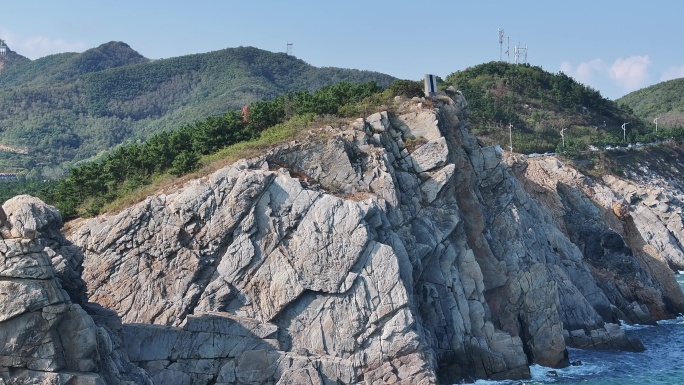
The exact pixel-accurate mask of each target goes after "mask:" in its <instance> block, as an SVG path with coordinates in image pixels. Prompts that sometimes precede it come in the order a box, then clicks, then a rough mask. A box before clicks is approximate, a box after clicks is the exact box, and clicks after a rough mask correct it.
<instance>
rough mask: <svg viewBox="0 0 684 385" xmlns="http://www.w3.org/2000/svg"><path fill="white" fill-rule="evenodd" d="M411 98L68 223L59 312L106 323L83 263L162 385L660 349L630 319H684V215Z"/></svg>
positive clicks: (440, 370)
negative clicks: (682, 271)
mask: <svg viewBox="0 0 684 385" xmlns="http://www.w3.org/2000/svg"><path fill="white" fill-rule="evenodd" d="M400 102H401V105H400V106H399V107H398V108H397V109H396V111H394V112H392V113H387V112H380V113H376V114H374V115H371V116H370V117H368V118H366V119H359V120H357V121H354V122H350V123H349V124H347V125H342V126H339V127H331V126H329V127H325V128H322V129H320V130H314V131H311V132H310V136H309V137H308V138H306V139H304V140H301V141H298V142H292V143H289V144H288V145H284V146H280V147H277V148H274V149H272V150H270V151H269V152H267V153H265V154H264V155H262V156H260V157H257V158H253V159H247V160H242V161H239V162H237V163H235V164H234V165H232V166H230V167H226V168H224V169H221V170H219V171H217V172H215V173H213V174H211V175H209V176H207V177H205V178H201V179H197V180H194V181H191V182H189V183H188V184H187V185H185V186H183V187H181V188H179V189H178V190H176V191H174V192H171V193H168V194H160V195H156V196H151V197H149V198H147V199H146V200H145V201H144V202H141V203H139V204H137V205H134V206H132V207H130V208H128V209H126V210H124V211H123V212H121V213H118V214H112V215H105V216H101V217H97V218H93V219H90V220H87V221H83V222H80V223H77V224H73V228H72V229H71V230H70V232H69V234H68V238H69V239H70V241H71V242H73V245H70V244H69V242H68V241H66V240H62V239H61V238H59V234H58V233H56V234H54V232H56V231H57V230H56V229H57V228H58V227H59V225H60V224H61V223H54V224H53V225H52V226H51V227H50V229H51V230H50V234H52V235H50V236H49V237H47V238H46V237H45V236H39V235H36V236H35V237H34V238H36V237H37V238H36V239H60V241H59V242H53V243H50V244H49V246H48V247H47V248H46V249H45V253H47V254H48V255H51V253H54V254H55V255H65V254H66V255H69V257H63V258H62V259H63V260H64V261H62V260H61V259H59V258H57V259H56V258H55V257H53V258H52V265H54V266H56V272H55V277H57V278H54V280H55V281H56V282H57V283H59V284H60V285H62V287H63V288H64V289H65V290H66V292H67V293H66V294H63V295H62V298H63V299H62V300H60V301H61V302H64V303H67V302H68V301H69V299H68V298H71V300H70V301H71V303H72V304H73V306H78V304H81V305H82V306H83V307H84V308H85V309H86V310H88V309H89V308H95V307H94V305H91V304H88V303H87V302H86V296H85V294H84V288H83V284H82V282H81V281H80V280H79V276H80V273H81V266H82V270H83V272H82V277H83V280H84V281H85V282H86V283H87V288H88V289H87V300H89V301H92V302H95V303H97V304H99V305H101V306H103V307H105V308H108V309H112V310H115V311H116V312H117V313H118V314H119V316H120V317H121V319H122V320H123V326H122V327H118V328H117V327H109V328H108V329H107V330H105V331H106V332H107V333H108V335H109V336H110V339H111V340H113V341H117V344H116V346H115V347H113V348H112V349H106V350H104V352H105V353H106V352H108V351H111V352H112V354H114V352H118V353H117V354H118V355H117V357H118V361H117V362H118V363H119V364H118V367H120V368H123V367H124V366H125V365H129V364H131V363H132V364H133V365H135V366H137V367H138V368H142V369H143V370H144V372H142V371H141V372H140V373H139V374H140V375H141V376H142V375H143V374H146V375H148V376H149V378H150V379H151V381H153V382H154V383H156V384H167V383H178V384H268V383H272V384H276V383H277V384H333V383H345V384H351V383H368V384H381V383H388V384H390V383H403V384H431V383H437V382H441V383H447V384H448V383H455V382H459V381H461V380H464V379H474V378H494V379H502V378H525V377H527V376H529V369H528V365H530V364H532V363H538V364H541V365H545V366H550V367H560V366H564V365H567V364H568V353H567V349H566V348H567V346H576V347H583V348H609V349H622V350H640V349H642V348H643V347H642V346H641V345H640V343H639V342H638V341H633V340H629V339H628V338H626V337H625V335H624V333H623V332H622V330H621V328H620V326H619V323H621V322H627V323H653V322H655V321H656V320H659V319H664V318H671V317H674V316H675V315H676V314H678V313H679V312H681V311H682V310H684V297H683V296H682V294H681V291H679V290H677V289H678V288H677V285H676V282H675V280H674V276H673V274H672V271H671V270H670V269H669V268H668V263H671V262H670V261H671V260H673V259H674V258H682V255H683V254H682V251H681V250H680V249H677V248H676V247H675V246H676V242H675V241H671V242H670V243H668V245H670V247H666V245H664V244H663V246H662V247H656V246H654V242H658V241H654V240H653V239H655V237H651V238H649V237H648V236H647V235H648V231H657V230H658V229H659V228H658V227H654V226H660V225H659V224H660V223H667V224H668V226H671V227H672V228H678V227H677V226H676V224H673V222H676V221H675V219H676V217H677V215H678V214H677V212H676V211H675V209H674V208H663V207H661V208H660V209H659V211H658V213H660V214H662V215H660V216H657V215H656V214H657V213H656V212H653V211H648V212H650V213H652V214H653V215H656V217H657V220H656V219H654V218H652V217H649V219H640V217H639V216H640V211H639V210H641V209H642V208H639V207H638V206H632V204H636V202H637V201H640V202H651V201H650V200H649V199H644V198H643V197H642V198H641V199H640V200H638V199H635V198H632V197H633V196H641V195H639V194H641V192H639V191H641V190H638V189H637V190H635V189H634V188H632V187H630V186H629V185H628V184H627V182H620V181H618V180H617V179H606V180H605V181H592V180H590V179H588V178H586V177H583V176H582V175H581V174H579V173H577V172H576V171H574V170H572V169H571V168H569V167H567V166H564V165H563V164H562V163H560V162H558V161H557V160H555V159H552V158H549V159H536V160H529V161H528V160H527V159H525V158H522V157H513V156H508V155H507V156H504V155H503V154H502V152H501V150H500V149H499V148H498V147H483V146H481V145H480V144H479V143H478V142H477V140H476V138H475V137H474V136H473V135H472V134H471V133H470V131H469V127H468V123H467V116H468V109H467V104H466V101H465V99H464V98H463V96H462V95H461V94H460V93H458V92H456V91H453V90H452V91H450V92H449V93H447V94H440V95H439V96H438V97H436V98H432V99H431V100H428V101H425V100H419V99H414V100H404V101H400ZM620 186H622V187H620ZM633 191H637V192H636V193H634V194H632V195H630V194H627V192H633ZM652 194H655V192H653V193H652ZM646 196H649V195H648V194H647V195H646ZM658 197H659V195H654V196H653V200H655V201H658V199H657V198H658ZM658 202H660V201H658ZM649 204H650V203H644V205H645V207H650V208H653V207H658V204H655V205H653V204H650V206H649ZM41 207H43V206H41ZM668 207H669V206H668ZM43 210H47V209H43ZM644 210H645V209H644ZM6 211H7V212H8V213H10V212H12V211H11V210H9V209H6ZM33 211H35V210H33ZM50 212H52V211H50ZM33 214H34V216H36V217H39V218H40V217H41V214H40V213H35V212H34V213H33ZM55 215H56V214H55ZM9 216H10V217H11V215H9ZM641 220H645V221H648V223H650V224H651V225H652V226H651V227H649V229H650V230H648V229H645V228H644V226H643V225H642V222H639V221H641ZM53 222H57V221H53ZM22 223H23V222H22ZM680 224H681V222H680ZM644 231H646V233H644ZM45 232H46V231H43V232H41V234H42V233H45ZM644 234H646V235H644ZM19 235H20V234H16V236H17V237H19ZM20 238H21V237H20ZM673 239H675V238H674V236H673ZM74 246H77V247H74ZM67 248H68V250H70V252H69V253H66V252H63V251H62V250H66V249H67ZM81 250H82V251H83V256H82V257H81V256H80V254H79V252H80V251H81ZM666 251H667V252H666ZM668 253H670V254H668ZM668 255H669V256H668ZM73 256H76V257H73ZM44 264H48V265H49V263H47V262H46V263H44ZM62 265H69V266H71V268H70V269H63V268H60V267H59V266H62ZM92 312H94V311H92ZM102 312H103V310H102V309H100V313H102ZM86 313H87V311H86ZM91 318H93V323H94V324H95V325H97V322H101V323H104V322H102V320H101V319H99V318H98V317H92V316H91ZM98 320H100V321H98ZM108 320H109V323H110V324H115V323H116V317H113V318H112V317H109V318H108ZM1 327H2V325H1V324H0V328H1ZM0 330H3V329H0ZM103 334H104V332H103ZM98 346H99V345H98ZM98 351H99V350H98ZM101 356H105V357H106V356H107V354H101ZM18 365H19V364H16V365H15V366H11V365H4V367H8V368H10V369H11V368H14V367H17V366H18ZM21 365H24V364H21ZM97 369H99V367H95V366H93V367H89V368H88V370H90V371H91V372H94V373H98V372H97ZM8 370H9V369H8ZM11 370H15V369H11ZM117 373H124V374H125V373H128V372H126V370H119V372H117ZM118 375H119V377H121V376H122V375H123V374H118ZM115 377H116V376H114V375H110V378H115ZM130 378H133V377H130ZM106 380H107V381H109V380H108V379H106ZM128 381H131V383H143V382H140V381H147V379H146V378H143V377H139V378H137V379H136V378H133V379H128ZM135 381H138V382H135Z"/></svg>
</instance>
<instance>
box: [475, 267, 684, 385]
mask: <svg viewBox="0 0 684 385" xmlns="http://www.w3.org/2000/svg"><path fill="white" fill-rule="evenodd" d="M676 277H677V281H678V282H679V285H680V286H682V288H683V290H684V275H681V274H678V275H676ZM625 333H626V334H627V335H628V336H629V337H636V338H638V339H640V340H641V342H642V343H643V344H644V347H646V351H644V352H641V353H630V352H618V351H600V350H581V349H568V351H569V354H570V361H571V362H573V361H581V362H582V365H580V366H570V367H568V368H564V369H552V368H545V367H543V366H539V365H534V366H532V367H531V372H532V379H531V380H527V381H485V380H480V381H477V382H476V384H477V385H522V384H525V385H541V384H558V385H569V384H583V385H637V384H639V385H684V317H680V318H677V319H674V320H667V321H660V322H658V325H657V326H626V327H625Z"/></svg>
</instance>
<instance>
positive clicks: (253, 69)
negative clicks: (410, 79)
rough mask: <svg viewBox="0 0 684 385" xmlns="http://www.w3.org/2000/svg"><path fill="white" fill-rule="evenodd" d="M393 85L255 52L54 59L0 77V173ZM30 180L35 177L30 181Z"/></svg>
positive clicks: (88, 54)
mask: <svg viewBox="0 0 684 385" xmlns="http://www.w3.org/2000/svg"><path fill="white" fill-rule="evenodd" d="M393 79H394V78H392V77H391V76H389V75H384V74H380V73H376V72H369V71H359V70H349V69H340V68H316V67H313V66H311V65H309V64H307V63H305V62H304V61H302V60H300V59H297V58H295V57H293V56H288V55H286V54H283V53H272V52H268V51H264V50H260V49H256V48H252V47H239V48H229V49H224V50H220V51H215V52H209V53H204V54H195V55H188V56H182V57H177V58H170V59H163V60H148V59H145V58H144V57H142V56H141V55H140V54H138V53H137V52H135V51H134V50H133V49H131V48H130V47H129V46H128V45H126V44H125V43H120V42H111V43H107V44H103V45H101V46H100V47H97V48H94V49H91V50H88V51H85V52H83V53H80V54H76V53H65V54H59V55H51V56H48V57H45V58H42V59H38V60H35V61H28V62H26V61H24V62H21V63H18V64H15V65H13V66H11V67H8V68H7V69H6V70H2V71H0V145H1V146H0V149H5V150H7V149H9V151H0V171H4V172H11V171H28V170H38V169H41V170H42V171H43V172H44V174H45V176H57V175H59V174H60V173H61V172H62V171H63V170H64V169H65V168H66V167H67V166H68V165H69V164H73V162H76V161H79V160H83V159H88V158H91V157H93V156H95V155H97V154H98V153H101V152H103V151H106V150H108V149H110V148H111V147H113V146H115V145H117V144H119V143H122V142H125V141H134V140H138V139H145V138H148V137H150V136H151V135H152V134H154V133H157V132H160V131H163V130H168V129H173V128H177V127H178V126H181V125H183V124H187V123H190V122H194V121H196V120H198V119H202V118H205V117H207V116H210V115H219V114H223V113H225V112H226V111H229V110H233V109H239V108H241V107H242V106H244V105H245V104H247V103H250V102H253V101H257V100H262V99H271V98H273V97H275V96H277V95H280V94H283V93H286V92H289V91H295V90H309V91H313V90H315V89H318V88H320V87H322V86H324V85H331V84H336V83H338V82H339V81H342V80H345V81H349V82H352V83H362V82H367V81H376V82H377V83H378V84H380V85H382V86H386V85H388V84H389V83H390V82H391V81H392V80H393ZM34 173H35V171H34Z"/></svg>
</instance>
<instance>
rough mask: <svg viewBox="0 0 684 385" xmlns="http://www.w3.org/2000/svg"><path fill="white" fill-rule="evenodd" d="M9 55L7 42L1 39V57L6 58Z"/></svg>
mask: <svg viewBox="0 0 684 385" xmlns="http://www.w3.org/2000/svg"><path fill="white" fill-rule="evenodd" d="M5 54H7V44H5V41H4V40H2V39H0V56H5Z"/></svg>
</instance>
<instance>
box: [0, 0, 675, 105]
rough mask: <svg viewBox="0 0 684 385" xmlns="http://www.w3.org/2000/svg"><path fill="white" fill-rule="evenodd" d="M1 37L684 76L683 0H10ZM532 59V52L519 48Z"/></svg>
mask: <svg viewBox="0 0 684 385" xmlns="http://www.w3.org/2000/svg"><path fill="white" fill-rule="evenodd" d="M3 3H5V4H2V5H1V6H0V39H4V40H5V41H6V43H7V45H8V46H9V47H10V49H11V50H13V51H15V52H17V53H19V54H21V55H23V56H26V57H28V58H30V59H38V58H40V57H44V56H47V55H50V54H55V53H61V52H82V51H84V50H87V49H89V48H94V47H97V46H99V45H101V44H104V43H107V42H110V41H123V42H125V43H127V44H128V45H130V46H131V47H132V48H133V49H135V50H136V51H138V52H139V53H140V54H142V55H143V56H145V57H147V58H150V59H160V58H168V57H175V56H182V55H189V54H195V53H203V52H209V51H215V50H219V49H224V48H229V47H239V46H253V47H257V48H261V49H265V50H268V51H272V52H285V51H286V49H287V44H288V43H292V54H293V55H294V56H296V57H298V58H300V59H302V60H304V61H305V62H307V63H309V64H311V65H314V66H317V67H343V68H356V69H363V70H372V71H378V72H383V73H387V74H390V75H393V76H395V77H398V78H402V79H413V80H419V79H422V78H423V76H424V75H425V74H428V73H429V74H435V75H438V76H441V77H446V76H447V75H449V74H450V73H452V72H454V71H458V70H462V69H465V68H467V67H472V66H475V65H477V64H481V63H486V62H489V61H492V60H499V59H500V58H501V56H500V48H501V47H500V45H499V32H498V31H499V29H503V30H504V36H505V37H504V39H503V40H504V44H503V51H506V49H507V43H508V42H509V41H510V48H508V49H509V50H510V57H509V56H506V55H505V54H504V55H503V60H505V61H506V60H510V61H511V62H514V49H515V46H516V45H519V46H522V47H525V46H526V47H527V62H528V63H529V64H531V65H535V66H540V67H542V68H543V69H544V70H546V71H549V72H553V73H557V72H559V71H562V72H564V73H565V74H567V75H569V76H572V77H573V78H575V79H576V80H577V81H579V82H581V83H584V84H586V85H588V86H590V87H592V88H594V89H596V90H598V91H600V92H601V94H602V95H603V96H605V97H608V98H610V99H616V98H619V97H620V96H623V95H625V94H627V93H629V92H631V91H634V90H637V89H640V88H644V87H647V86H649V85H652V84H656V83H659V82H661V81H664V80H670V79H674V78H679V77H684V50H683V49H682V47H683V44H682V40H684V35H683V34H681V33H679V31H680V30H679V29H678V27H679V26H680V25H681V24H682V20H683V18H684V1H681V0H650V1H644V0H639V1H636V0H619V1H618V0H593V1H589V0H572V1H570V0H566V1H555V0H545V1H541V0H529V1H526V0H519V1H517V2H513V1H503V0H500V1H499V0H497V1H483V0H480V1H461V0H450V1H449V0H433V1H427V2H426V1H407V0H392V1H390V0H387V1H384V0H365V1H361V0H340V1H335V2H332V1H326V0H318V1H309V0H291V1H286V0H279V1H275V0H274V1H267V0H262V1H259V0H241V1H233V0H214V1H210V0H194V1H192V2H190V1H177V0H166V1H157V0H137V1H132V0H118V1H103V0H87V1H86V0H66V1H59V2H58V1H54V0H50V1H42V0H22V1H17V0H15V1H4V2H3ZM519 60H520V61H522V58H520V59H519Z"/></svg>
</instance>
